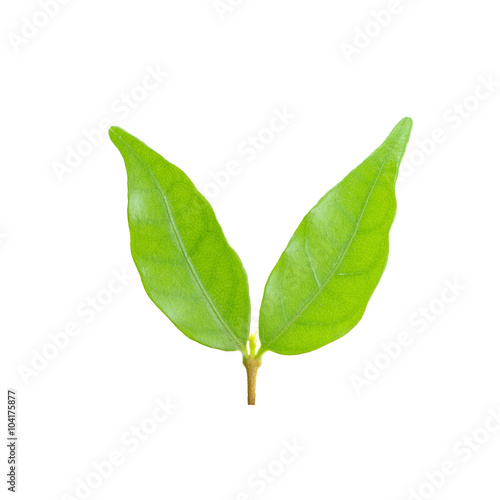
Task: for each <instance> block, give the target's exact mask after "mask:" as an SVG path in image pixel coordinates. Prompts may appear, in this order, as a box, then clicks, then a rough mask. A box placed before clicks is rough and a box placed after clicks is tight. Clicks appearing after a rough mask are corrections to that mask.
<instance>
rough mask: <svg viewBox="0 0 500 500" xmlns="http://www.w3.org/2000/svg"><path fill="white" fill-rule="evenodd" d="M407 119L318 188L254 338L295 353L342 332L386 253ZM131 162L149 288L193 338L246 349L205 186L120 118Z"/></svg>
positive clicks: (241, 300)
mask: <svg viewBox="0 0 500 500" xmlns="http://www.w3.org/2000/svg"><path fill="white" fill-rule="evenodd" d="M411 127H412V121H411V119H410V118H404V119H403V120H401V121H400V122H399V123H398V124H397V125H396V127H395V128H394V129H393V131H392V132H391V134H390V135H389V137H388V138H387V139H386V141H385V142H384V143H383V144H382V145H381V146H380V147H379V148H378V149H377V150H376V151H375V152H374V153H373V154H372V155H371V156H369V157H368V158H367V159H366V160H365V161H364V162H363V163H361V165H359V166H358V167H357V168H356V169H354V170H353V171H352V172H351V173H350V174H349V175H347V177H346V178H345V179H344V180H343V181H342V182H340V183H339V184H337V185H336V186H335V187H334V188H333V189H331V190H330V191H329V192H328V193H326V195H325V196H324V197H323V198H321V200H320V201H319V202H318V203H317V205H316V206H315V207H314V208H313V209H312V210H311V211H310V212H309V213H308V214H307V215H306V216H305V217H304V219H303V220H302V222H301V223H300V225H299V227H298V228H297V230H296V231H295V234H294V235H293V236H292V238H291V240H290V242H289V243H288V246H287V247H286V249H285V251H284V252H283V254H282V255H281V257H280V259H279V261H278V263H277V264H276V266H275V268H274V269H273V271H272V273H271V275H270V277H269V279H268V282H267V284H266V287H265V291H264V298H263V301H262V306H261V310H260V319H259V337H260V343H261V346H260V350H259V352H258V354H257V358H259V359H260V358H261V357H262V354H263V353H264V352H265V351H274V352H276V353H279V354H302V353H305V352H309V351H312V350H314V349H318V348H319V347H322V346H324V345H326V344H328V343H330V342H332V341H334V340H336V339H338V338H339V337H342V336H343V335H345V334H346V333H347V332H349V331H350V330H351V329H352V328H353V327H354V326H355V325H356V324H357V323H358V322H359V320H360V319H361V317H362V316H363V313H364V311H365V308H366V306H367V304H368V301H369V299H370V297H371V295H372V293H373V291H374V290H375V287H376V286H377V284H378V282H379V280H380V278H381V276H382V273H383V271H384V269H385V266H386V263H387V257H388V252H389V230H390V227H391V225H392V222H393V220H394V217H395V214H396V197H395V182H396V178H397V175H398V169H399V165H400V163H401V160H402V157H403V154H404V152H405V149H406V145H407V143H408V140H409V136H410V131H411ZM110 137H111V140H112V141H113V142H114V144H115V145H116V146H117V148H118V149H119V150H120V152H121V154H122V156H123V158H124V160H125V165H126V168H127V173H128V199H129V203H128V218H129V226H130V234H131V248H132V256H133V258H134V261H135V264H136V266H137V269H138V270H139V273H140V275H141V278H142V282H143V284H144V288H145V289H146V292H147V293H148V295H149V297H150V298H151V300H152V301H153V302H154V303H155V304H156V305H157V306H158V307H159V308H160V309H161V310H162V311H163V312H164V313H165V314H166V315H167V316H168V317H169V318H170V320H171V321H172V322H173V323H174V324H175V325H176V326H177V328H178V329H179V330H181V331H182V332H183V333H184V334H185V335H186V336H188V337H189V338H191V339H193V340H195V341H197V342H199V343H201V344H204V345H206V346H209V347H213V348H216V349H222V350H224V351H237V350H239V351H241V352H242V353H243V356H244V357H245V358H246V357H248V351H247V342H248V338H249V333H250V332H249V328H250V298H249V292H248V280H247V275H246V272H245V270H244V268H243V264H242V263H241V260H240V259H239V257H238V255H237V254H236V252H235V251H234V250H233V249H232V248H231V247H230V246H229V244H228V242H227V240H226V238H225V236H224V233H223V232H222V229H221V227H220V225H219V223H218V222H217V219H216V217H215V214H214V212H213V210H212V207H211V206H210V204H209V202H208V201H207V200H206V199H205V197H204V196H203V195H202V194H201V193H200V192H199V191H198V190H197V189H196V187H195V186H194V185H193V183H192V182H191V181H190V179H189V178H188V177H187V176H186V174H184V172H182V171H181V170H180V169H179V168H177V167H176V166H174V165H172V164H171V163H170V162H168V161H167V160H165V159H164V158H163V157H161V156H160V155H159V154H157V153H156V152H154V151H153V150H152V149H150V148H149V147H148V146H146V145H145V144H144V143H143V142H141V141H139V140H138V139H136V138H135V137H133V136H132V135H130V134H128V133H127V132H125V131H124V130H122V129H120V128H118V127H112V128H111V129H110Z"/></svg>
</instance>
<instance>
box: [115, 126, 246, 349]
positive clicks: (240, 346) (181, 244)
mask: <svg viewBox="0 0 500 500" xmlns="http://www.w3.org/2000/svg"><path fill="white" fill-rule="evenodd" d="M115 134H116V133H115ZM116 135H117V134H116ZM117 136H118V135H117ZM118 138H119V139H120V141H121V142H122V144H124V145H125V147H126V148H127V149H128V150H129V151H130V152H131V153H132V156H134V157H135V158H136V160H137V161H138V162H139V163H141V164H142V165H144V166H145V168H146V170H147V171H148V173H149V175H150V177H151V178H152V179H153V181H154V183H155V185H156V187H157V188H158V190H159V191H160V193H161V197H162V200H163V203H164V206H165V210H166V213H167V216H168V218H169V220H170V223H171V224H172V228H173V230H174V235H175V239H176V241H177V244H178V245H179V248H180V249H181V253H182V255H183V257H184V259H185V261H186V263H187V265H188V268H189V270H190V271H191V274H192V276H193V278H194V280H195V282H196V284H197V285H198V288H199V289H200V291H201V293H202V294H203V296H204V297H205V299H206V300H207V302H208V304H209V306H210V309H211V310H212V312H213V314H214V316H215V317H216V318H217V320H218V321H219V323H220V324H221V325H222V327H223V328H224V330H225V331H226V333H227V334H228V336H229V338H230V339H231V340H232V341H233V342H234V344H235V345H236V347H237V348H238V350H241V351H242V350H243V349H244V345H243V344H242V343H241V342H240V341H239V340H238V338H237V337H236V335H235V334H234V333H233V332H232V331H231V329H230V328H229V326H228V325H227V323H226V322H225V321H224V319H223V318H222V316H221V315H220V313H219V311H218V310H217V308H216V307H215V304H214V303H213V302H212V299H211V298H210V296H209V295H208V292H207V290H206V289H205V287H204V285H203V283H202V281H201V279H200V277H199V276H198V273H197V272H196V270H195V268H194V265H193V263H192V262H191V259H190V258H189V255H188V253H187V250H186V247H185V246H184V242H183V241H182V238H181V236H180V234H179V231H178V228H177V225H176V223H175V219H174V217H173V215H172V211H171V207H170V203H169V201H168V199H167V198H166V197H165V194H164V190H163V188H162V186H161V185H160V183H159V182H158V179H157V178H156V176H155V175H154V173H153V172H152V170H151V169H150V168H149V166H148V165H147V164H145V163H144V162H143V161H142V159H141V158H140V156H139V155H138V154H137V152H136V151H135V150H134V149H133V148H132V147H131V146H129V145H128V144H127V143H126V142H125V141H123V139H122V138H121V137H120V136H118ZM165 161H166V160H165Z"/></svg>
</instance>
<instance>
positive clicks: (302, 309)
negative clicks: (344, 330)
mask: <svg viewBox="0 0 500 500" xmlns="http://www.w3.org/2000/svg"><path fill="white" fill-rule="evenodd" d="M389 154H390V150H389V151H388V152H387V154H386V155H385V156H384V159H383V161H382V165H381V167H380V169H379V171H378V174H377V177H376V178H375V180H374V181H373V184H372V186H371V188H370V192H369V193H368V196H367V197H366V201H365V203H364V205H363V208H362V209H361V212H360V214H359V216H358V220H357V221H356V227H355V228H354V231H353V232H352V235H351V237H350V238H349V241H348V243H347V245H346V246H345V248H344V250H343V252H342V255H341V256H340V258H339V260H338V261H337V263H336V264H335V267H334V268H333V269H332V271H330V273H329V274H328V275H327V277H326V278H325V280H324V281H323V283H322V284H321V285H320V286H319V287H318V288H317V289H316V291H315V292H314V293H313V294H312V295H311V296H310V297H309V299H308V300H307V301H306V302H305V303H304V305H303V306H302V307H301V308H300V309H299V311H298V312H297V313H296V314H295V315H294V316H293V317H292V318H291V319H290V320H289V321H288V322H287V323H286V324H285V325H284V326H283V327H282V328H281V330H280V331H279V332H278V333H277V334H276V336H275V337H274V338H273V339H272V340H270V341H269V342H267V343H265V344H263V345H261V350H262V351H265V350H266V349H267V347H268V346H269V345H271V344H273V343H274V342H276V341H277V340H278V339H279V338H280V337H281V335H283V333H284V332H285V331H286V330H288V328H289V327H290V325H292V323H294V322H295V321H296V320H297V319H298V318H299V317H300V316H301V314H302V313H303V312H304V311H305V310H306V309H307V308H308V307H309V304H310V303H311V302H312V301H313V300H314V299H315V297H316V296H317V295H318V294H319V293H321V292H322V291H323V289H324V288H325V286H326V285H327V284H328V282H329V281H330V279H332V277H333V276H334V275H335V274H336V271H337V269H338V268H339V266H340V264H341V263H342V262H343V260H344V257H345V255H346V253H347V252H348V250H349V248H350V247H351V244H352V242H353V240H354V238H355V236H356V234H357V232H358V228H359V224H360V222H361V218H362V217H363V214H364V213H365V210H366V207H367V206H368V202H369V201H370V197H371V195H372V193H373V190H374V189H375V185H376V184H377V181H378V179H379V177H380V174H381V173H382V170H383V169H384V167H385V165H386V162H387V158H388V157H389Z"/></svg>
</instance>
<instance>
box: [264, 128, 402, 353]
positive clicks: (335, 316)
mask: <svg viewBox="0 0 500 500" xmlns="http://www.w3.org/2000/svg"><path fill="white" fill-rule="evenodd" d="M411 128H412V121H411V119H410V118H404V119H403V120H401V121H400V122H399V123H398V124H397V125H396V127H395V128H394V129H393V131H392V132H391V134H390V135H389V137H388V138H387V139H386V140H385V141H384V143H383V144H382V145H381V146H380V147H379V148H378V149H377V150H376V151H375V152H374V153H373V154H372V155H370V156H369V157H368V158H367V159H366V160H365V161H364V162H362V163H361V164H360V165H359V166H358V167H357V168H355V169H354V170H353V171H351V173H349V174H348V175H347V176H346V177H345V178H344V180H343V181H341V182H340V183H339V184H337V185H336V186H335V187H334V188H333V189H331V190H330V191H329V192H328V193H326V195H325V196H324V197H323V198H321V200H320V201H319V202H318V203H317V204H316V205H315V207H313V209H312V210H311V211H310V212H309V213H308V214H307V215H306V216H305V217H304V219H303V220H302V222H301V223H300V225H299V227H298V228H297V230H296V231H295V233H294V235H293V236H292V238H291V240H290V242H289V243H288V245H287V247H286V249H285V251H284V252H283V254H282V255H281V257H280V259H279V261H278V263H277V264H276V266H275V268H274V269H273V271H272V272H271V275H270V276H269V279H268V281H267V284H266V287H265V290H264V298H263V301H262V306H261V312H260V317H259V336H260V339H261V349H260V352H261V353H263V352H265V351H267V350H271V351H274V352H277V353H279V354H302V353H305V352H309V351H312V350H315V349H318V348H320V347H322V346H324V345H326V344H328V343H330V342H332V341H334V340H336V339H338V338H340V337H342V336H343V335H345V334H346V333H348V332H349V331H350V330H351V329H352V328H354V326H356V324H357V323H358V322H359V321H360V319H361V317H362V316H363V313H364V311H365V309H366V306H367V304H368V301H369V299H370V297H371V295H372V294H373V292H374V290H375V288H376V286H377V284H378V282H379V280H380V278H381V276H382V274H383V271H384V269H385V266H386V263H387V258H388V248H389V230H390V228H391V225H392V222H393V221H394V217H395V214H396V197H395V191H394V186H395V182H396V179H397V174H398V169H399V164H400V162H401V160H402V157H403V154H404V151H405V149H406V145H407V143H408V140H409V135H410V131H411Z"/></svg>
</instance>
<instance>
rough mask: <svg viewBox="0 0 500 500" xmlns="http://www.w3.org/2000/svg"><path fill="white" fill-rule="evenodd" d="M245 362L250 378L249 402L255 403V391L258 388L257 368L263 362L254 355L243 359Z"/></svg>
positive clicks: (248, 377) (250, 403)
mask: <svg viewBox="0 0 500 500" xmlns="http://www.w3.org/2000/svg"><path fill="white" fill-rule="evenodd" d="M243 364H244V365H245V368H246V369H247V379H248V404H249V405H254V404H255V391H256V389H257V370H258V369H259V366H260V365H261V364H262V361H261V360H260V359H257V358H254V357H251V356H250V357H248V358H246V359H244V360H243Z"/></svg>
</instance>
